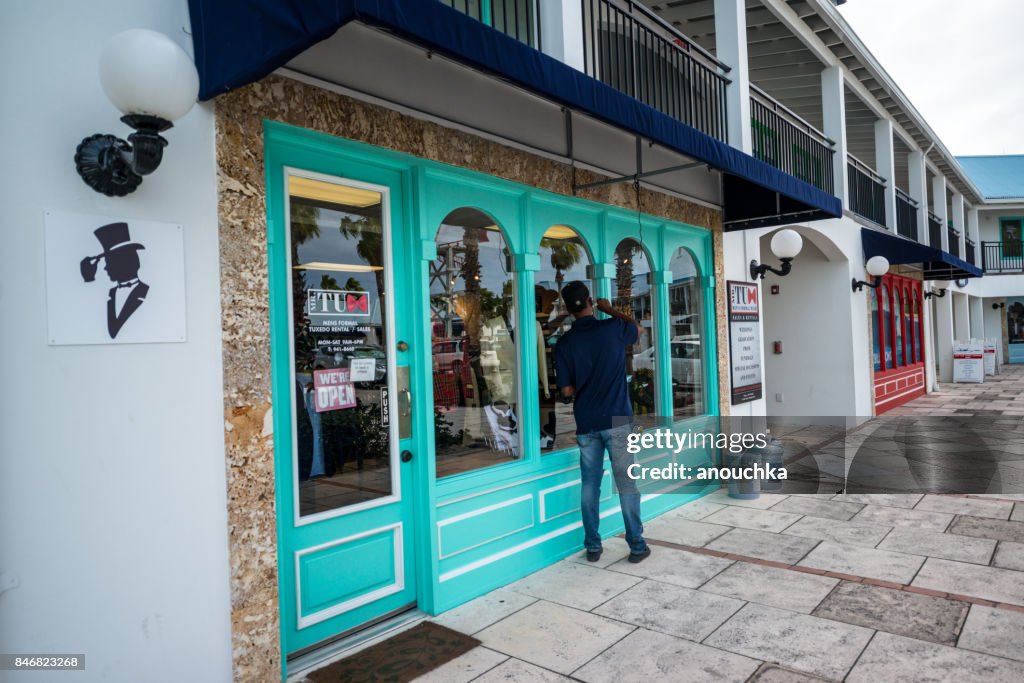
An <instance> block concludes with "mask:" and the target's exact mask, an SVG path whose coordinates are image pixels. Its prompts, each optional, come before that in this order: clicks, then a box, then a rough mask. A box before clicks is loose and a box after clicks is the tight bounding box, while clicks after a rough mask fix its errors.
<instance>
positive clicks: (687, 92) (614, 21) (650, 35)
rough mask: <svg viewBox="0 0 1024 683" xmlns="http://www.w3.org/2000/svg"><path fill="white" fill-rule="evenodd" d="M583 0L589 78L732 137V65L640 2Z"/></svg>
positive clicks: (721, 135) (705, 129) (691, 123)
mask: <svg viewBox="0 0 1024 683" xmlns="http://www.w3.org/2000/svg"><path fill="white" fill-rule="evenodd" d="M582 3H583V64H584V69H583V70H584V71H585V72H586V74H587V75H588V76H591V77H593V78H596V79H597V80H599V81H601V82H602V83H604V84H606V85H609V86H611V87H613V88H615V89H616V90H618V91H619V92H623V93H626V94H627V95H629V96H631V97H633V98H635V99H637V100H640V101H641V102H644V103H645V104H648V105H650V106H652V107H654V108H655V109H657V110H658V111H660V112H662V113H663V114H667V115H669V116H671V117H672V118H674V119H676V120H678V121H682V122H683V123H685V124H687V125H689V126H692V127H693V128H696V129H697V130H700V131H703V132H704V133H707V134H708V135H710V136H711V137H713V138H717V139H718V140H722V141H726V135H727V121H726V106H725V88H726V85H727V84H728V83H729V79H728V78H727V77H726V76H725V74H726V73H728V71H729V67H728V66H727V65H726V64H724V63H722V62H720V61H718V60H717V59H715V58H714V57H713V56H712V55H711V54H710V53H709V52H707V51H706V50H704V49H703V48H701V47H700V46H699V45H697V44H696V43H694V42H693V41H691V40H690V39H689V38H687V37H686V36H685V35H683V34H682V33H680V32H679V30H678V29H676V28H675V27H674V26H672V24H669V23H668V22H666V21H665V20H664V19H662V18H661V17H659V16H658V15H657V14H655V13H654V12H652V11H651V10H649V9H648V8H647V7H646V6H644V5H642V4H640V3H638V2H633V0H582Z"/></svg>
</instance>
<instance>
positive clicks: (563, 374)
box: [555, 315, 638, 434]
mask: <svg viewBox="0 0 1024 683" xmlns="http://www.w3.org/2000/svg"><path fill="white" fill-rule="evenodd" d="M637 336H638V333H637V329H636V325H633V324H632V323H627V322H626V321H624V320H619V319H618V318H607V319H605V320H598V319H597V318H595V317H594V316H592V315H588V316H585V317H583V318H579V319H577V320H576V321H575V322H573V324H572V329H570V330H569V331H568V332H566V333H565V334H564V335H563V336H562V338H561V339H559V340H558V344H557V345H556V346H555V374H556V379H557V381H558V388H559V389H562V388H563V387H568V386H572V387H575V388H576V397H575V401H574V403H573V408H572V412H573V416H575V418H576V433H577V434H588V433H590V432H597V431H601V430H604V429H611V428H612V426H613V425H612V418H614V417H627V416H632V415H633V404H632V403H630V400H629V391H628V389H627V387H626V346H628V345H629V344H635V343H636V340H637Z"/></svg>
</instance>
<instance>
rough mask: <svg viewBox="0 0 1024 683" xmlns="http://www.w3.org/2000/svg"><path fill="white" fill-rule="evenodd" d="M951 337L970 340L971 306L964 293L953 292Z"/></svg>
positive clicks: (958, 339)
mask: <svg viewBox="0 0 1024 683" xmlns="http://www.w3.org/2000/svg"><path fill="white" fill-rule="evenodd" d="M952 296H953V339H956V340H957V341H970V340H971V308H970V305H969V304H968V301H967V295H966V294H960V293H958V292H953V295H952Z"/></svg>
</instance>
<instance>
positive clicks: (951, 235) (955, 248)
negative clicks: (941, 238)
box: [946, 226, 960, 258]
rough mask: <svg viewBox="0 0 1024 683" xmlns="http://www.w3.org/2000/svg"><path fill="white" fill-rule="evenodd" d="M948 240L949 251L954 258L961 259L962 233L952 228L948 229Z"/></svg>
mask: <svg viewBox="0 0 1024 683" xmlns="http://www.w3.org/2000/svg"><path fill="white" fill-rule="evenodd" d="M946 233H947V239H948V240H949V249H947V250H946V251H948V252H949V253H950V254H952V255H953V256H956V257H957V258H960V231H958V230H956V229H954V228H953V227H952V226H949V227H947V228H946Z"/></svg>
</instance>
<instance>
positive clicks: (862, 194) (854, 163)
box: [846, 154, 885, 226]
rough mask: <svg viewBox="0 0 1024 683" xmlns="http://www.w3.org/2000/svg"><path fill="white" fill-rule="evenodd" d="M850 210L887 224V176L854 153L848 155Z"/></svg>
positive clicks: (879, 223)
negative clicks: (879, 173) (883, 175)
mask: <svg viewBox="0 0 1024 683" xmlns="http://www.w3.org/2000/svg"><path fill="white" fill-rule="evenodd" d="M846 166H847V173H848V179H847V186H848V190H849V193H850V194H849V203H850V211H853V212H854V213H856V214H858V215H860V216H863V217H864V218H867V219H868V220H869V221H873V222H874V223H877V224H878V225H882V226H884V225H885V178H883V177H882V176H880V175H878V174H877V173H875V172H874V171H873V170H871V168H870V167H869V166H868V165H867V164H865V163H864V162H862V161H861V160H860V159H858V158H857V157H855V156H853V155H852V154H849V155H847V163H846Z"/></svg>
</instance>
